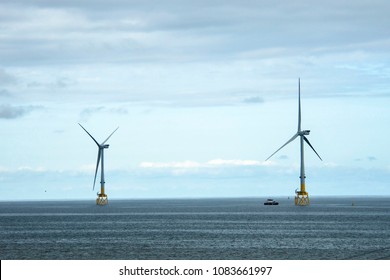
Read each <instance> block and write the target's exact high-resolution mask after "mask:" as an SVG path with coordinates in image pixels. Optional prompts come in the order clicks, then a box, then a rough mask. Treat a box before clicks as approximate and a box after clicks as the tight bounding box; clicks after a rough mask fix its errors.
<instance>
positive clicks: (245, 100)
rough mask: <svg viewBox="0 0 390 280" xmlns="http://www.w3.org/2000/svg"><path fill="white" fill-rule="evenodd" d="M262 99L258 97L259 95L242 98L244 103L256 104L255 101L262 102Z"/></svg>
mask: <svg viewBox="0 0 390 280" xmlns="http://www.w3.org/2000/svg"><path fill="white" fill-rule="evenodd" d="M263 102H264V99H263V98H261V97H259V96H252V97H247V98H245V99H244V103H249V104H252V103H254V104H257V103H263Z"/></svg>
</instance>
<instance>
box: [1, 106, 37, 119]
mask: <svg viewBox="0 0 390 280" xmlns="http://www.w3.org/2000/svg"><path fill="white" fill-rule="evenodd" d="M41 108H42V107H41V106H12V105H7V104H3V105H0V119H17V118H21V117H23V116H25V115H27V114H28V113H30V112H32V111H34V110H37V109H41Z"/></svg>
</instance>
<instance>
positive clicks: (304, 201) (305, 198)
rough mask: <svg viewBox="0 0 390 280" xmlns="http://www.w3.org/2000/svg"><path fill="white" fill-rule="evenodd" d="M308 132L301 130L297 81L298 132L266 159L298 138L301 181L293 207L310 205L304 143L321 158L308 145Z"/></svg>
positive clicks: (299, 85)
mask: <svg viewBox="0 0 390 280" xmlns="http://www.w3.org/2000/svg"><path fill="white" fill-rule="evenodd" d="M309 134H310V130H302V129H301V80H300V79H298V131H297V133H295V134H294V136H293V137H291V139H290V140H288V141H287V142H286V143H285V144H284V145H283V146H282V147H280V148H279V149H278V150H276V152H274V153H273V154H272V155H270V156H269V157H268V158H267V159H266V161H267V160H268V159H270V158H271V157H272V156H273V155H274V154H276V153H277V152H279V151H280V150H281V149H282V148H283V147H284V146H286V145H287V144H289V143H290V142H292V141H294V140H295V138H297V137H298V136H299V137H300V144H301V172H300V176H299V178H300V180H301V186H300V190H299V191H298V190H295V205H298V206H307V205H310V199H309V193H308V192H307V191H306V185H305V179H306V176H305V159H304V141H305V142H306V143H307V144H308V145H309V146H310V148H312V150H313V151H314V152H315V153H316V155H317V156H318V157H319V159H320V160H322V158H321V157H320V155H319V154H318V153H317V152H316V150H315V149H314V148H313V146H312V145H311V144H310V142H309V140H308V139H307V137H306V136H305V135H309Z"/></svg>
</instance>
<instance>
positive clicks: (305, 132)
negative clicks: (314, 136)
mask: <svg viewBox="0 0 390 280" xmlns="http://www.w3.org/2000/svg"><path fill="white" fill-rule="evenodd" d="M309 134H310V130H303V131H299V132H298V135H300V136H302V135H309Z"/></svg>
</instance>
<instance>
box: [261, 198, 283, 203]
mask: <svg viewBox="0 0 390 280" xmlns="http://www.w3.org/2000/svg"><path fill="white" fill-rule="evenodd" d="M264 205H279V202H277V201H275V200H273V199H271V198H268V199H267V201H266V202H264Z"/></svg>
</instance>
